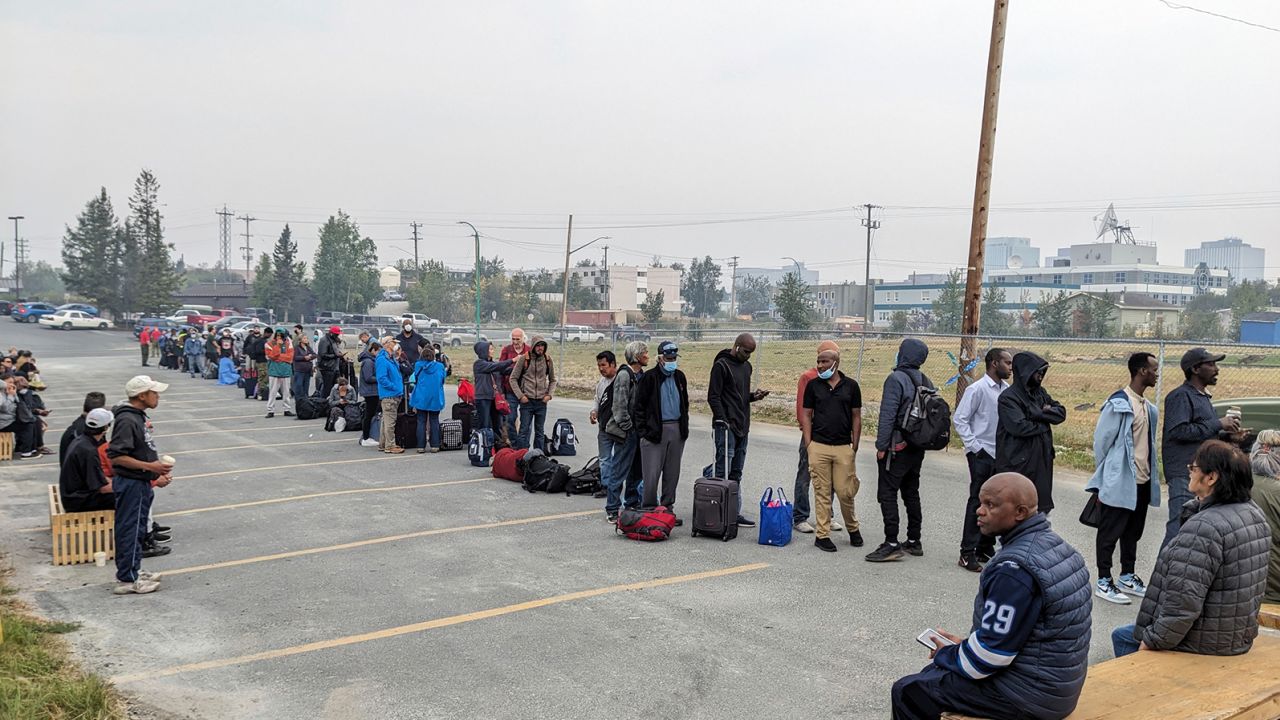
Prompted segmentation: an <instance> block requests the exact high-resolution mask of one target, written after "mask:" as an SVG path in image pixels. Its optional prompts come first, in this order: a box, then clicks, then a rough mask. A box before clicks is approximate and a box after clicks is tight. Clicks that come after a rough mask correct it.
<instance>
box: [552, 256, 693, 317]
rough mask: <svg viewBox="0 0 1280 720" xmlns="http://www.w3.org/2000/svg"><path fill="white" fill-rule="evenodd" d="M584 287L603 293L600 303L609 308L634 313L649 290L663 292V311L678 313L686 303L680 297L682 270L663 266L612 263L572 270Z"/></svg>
mask: <svg viewBox="0 0 1280 720" xmlns="http://www.w3.org/2000/svg"><path fill="white" fill-rule="evenodd" d="M569 276H570V277H576V278H578V281H579V282H580V283H581V284H582V286H583V287H585V288H589V289H590V290H591V291H592V292H594V293H597V294H599V295H600V304H601V305H602V306H603V307H605V308H607V309H609V310H620V311H623V312H635V311H638V310H639V309H640V305H641V303H643V302H644V301H645V298H646V293H654V294H655V295H656V294H657V293H658V291H659V290H661V291H662V310H663V312H668V313H679V312H680V308H681V307H682V306H683V304H684V300H683V298H681V296H680V271H679V270H674V269H672V268H664V267H639V266H636V265H610V266H609V267H608V268H607V269H606V268H604V267H600V266H595V265H588V266H586V267H575V268H570V270H569Z"/></svg>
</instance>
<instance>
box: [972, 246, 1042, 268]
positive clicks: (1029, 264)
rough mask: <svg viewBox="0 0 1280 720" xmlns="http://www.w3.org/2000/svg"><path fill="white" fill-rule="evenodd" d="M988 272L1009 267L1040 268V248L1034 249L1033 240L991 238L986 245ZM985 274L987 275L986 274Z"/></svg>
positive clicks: (985, 264)
mask: <svg viewBox="0 0 1280 720" xmlns="http://www.w3.org/2000/svg"><path fill="white" fill-rule="evenodd" d="M985 257H986V260H985V262H984V267H985V268H986V270H987V271H991V270H1005V269H1007V268H1009V267H1015V266H1016V267H1020V268H1024V267H1026V268H1033V267H1040V248H1038V247H1032V245H1031V238H1025V237H989V238H987V244H986V256H985ZM984 274H985V273H984Z"/></svg>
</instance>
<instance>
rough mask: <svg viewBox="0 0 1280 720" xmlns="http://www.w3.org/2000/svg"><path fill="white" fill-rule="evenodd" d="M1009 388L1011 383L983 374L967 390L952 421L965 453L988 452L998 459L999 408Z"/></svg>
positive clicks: (961, 397)
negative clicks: (1002, 396)
mask: <svg viewBox="0 0 1280 720" xmlns="http://www.w3.org/2000/svg"><path fill="white" fill-rule="evenodd" d="M1007 387H1009V383H1007V382H1004V381H1000V382H997V381H995V380H992V379H991V376H990V375H987V374H986V373H983V374H982V377H981V378H979V379H977V380H975V381H974V382H973V383H971V384H970V385H969V387H967V388H965V389H964V395H962V396H960V404H959V405H957V406H956V412H955V414H954V415H952V417H951V419H952V422H954V423H955V426H956V434H957V435H959V436H960V440H961V442H963V443H964V451H965V452H967V453H971V452H972V453H976V452H978V451H979V450H986V451H987V454H988V455H990V456H991V457H993V458H994V457H995V456H996V424H997V423H998V422H999V419H1000V418H999V412H998V407H997V405H998V403H999V402H1000V393H1002V392H1004V389H1005V388H1007Z"/></svg>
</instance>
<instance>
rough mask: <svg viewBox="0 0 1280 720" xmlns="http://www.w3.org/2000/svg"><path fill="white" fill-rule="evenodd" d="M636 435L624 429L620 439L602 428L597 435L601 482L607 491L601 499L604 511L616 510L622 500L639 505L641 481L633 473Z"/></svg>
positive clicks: (629, 507)
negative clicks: (603, 498) (602, 499)
mask: <svg viewBox="0 0 1280 720" xmlns="http://www.w3.org/2000/svg"><path fill="white" fill-rule="evenodd" d="M639 438H640V436H639V435H638V434H636V433H634V432H631V433H627V439H626V440H619V439H618V438H616V437H614V436H613V435H610V434H609V433H607V432H604V431H603V430H602V431H600V433H599V435H598V436H597V441H598V443H599V445H600V482H601V484H603V485H604V489H605V492H606V493H608V495H607V496H606V497H605V501H604V511H605V512H606V513H609V514H613V513H616V512H618V508H619V507H621V506H622V505H624V504H625V505H626V507H627V508H628V509H631V508H638V507H640V495H641V492H642V486H643V485H644V482H643V481H642V480H638V479H637V478H636V477H635V475H634V474H633V473H632V470H633V468H634V466H635V457H636V447H637V446H638V445H639V444H640V443H639Z"/></svg>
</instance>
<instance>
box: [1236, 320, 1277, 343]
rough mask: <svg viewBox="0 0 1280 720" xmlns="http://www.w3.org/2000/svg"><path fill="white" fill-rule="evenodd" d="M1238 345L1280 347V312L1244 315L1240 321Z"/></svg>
mask: <svg viewBox="0 0 1280 720" xmlns="http://www.w3.org/2000/svg"><path fill="white" fill-rule="evenodd" d="M1240 344H1242V345H1280V312H1256V313H1249V314H1248V315H1245V316H1244V319H1242V320H1241V321H1240Z"/></svg>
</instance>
